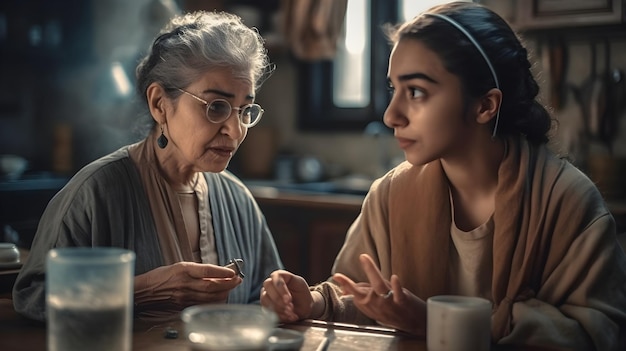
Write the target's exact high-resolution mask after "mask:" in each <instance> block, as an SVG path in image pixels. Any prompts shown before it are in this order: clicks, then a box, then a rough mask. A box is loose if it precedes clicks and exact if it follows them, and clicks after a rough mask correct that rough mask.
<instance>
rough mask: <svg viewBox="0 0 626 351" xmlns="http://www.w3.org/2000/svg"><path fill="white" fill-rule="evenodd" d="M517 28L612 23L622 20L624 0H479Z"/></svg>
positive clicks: (568, 26)
mask: <svg viewBox="0 0 626 351" xmlns="http://www.w3.org/2000/svg"><path fill="white" fill-rule="evenodd" d="M479 2H480V3H481V4H483V5H485V6H487V7H489V8H490V9H492V10H494V11H496V12H497V13H498V14H500V15H501V16H502V17H503V18H504V19H506V20H507V21H509V23H511V25H512V26H513V27H514V28H515V29H516V30H522V31H524V30H540V29H554V28H577V27H588V26H596V27H597V26H614V25H621V24H623V23H624V0H480V1H479Z"/></svg>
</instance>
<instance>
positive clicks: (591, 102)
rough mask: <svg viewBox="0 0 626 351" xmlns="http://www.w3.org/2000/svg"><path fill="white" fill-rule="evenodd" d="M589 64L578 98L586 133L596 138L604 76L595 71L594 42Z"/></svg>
mask: <svg viewBox="0 0 626 351" xmlns="http://www.w3.org/2000/svg"><path fill="white" fill-rule="evenodd" d="M590 50H591V66H590V74H589V77H587V79H585V80H584V81H583V83H582V85H581V87H580V90H579V94H578V100H579V102H580V105H581V108H582V111H583V117H584V119H585V126H586V130H587V135H588V136H589V138H591V139H595V140H597V139H598V137H599V134H600V125H601V122H600V117H601V115H602V114H603V113H604V111H603V106H604V101H603V99H604V96H605V94H604V89H605V83H604V77H603V76H602V75H601V74H598V72H597V67H596V66H597V53H596V44H595V43H592V44H591V47H590Z"/></svg>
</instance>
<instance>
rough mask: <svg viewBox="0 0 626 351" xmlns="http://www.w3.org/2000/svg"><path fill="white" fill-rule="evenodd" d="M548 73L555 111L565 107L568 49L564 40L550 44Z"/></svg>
mask: <svg viewBox="0 0 626 351" xmlns="http://www.w3.org/2000/svg"><path fill="white" fill-rule="evenodd" d="M547 51H548V62H547V64H548V66H549V68H548V71H549V74H550V103H551V105H552V107H553V108H554V109H555V110H560V109H562V108H563V106H564V105H565V103H566V101H565V99H566V94H565V93H566V89H565V87H564V85H565V71H566V70H567V69H566V65H567V61H566V58H567V52H566V51H567V47H566V45H565V42H564V41H563V39H562V38H558V39H556V40H550V41H549V42H548V50H547Z"/></svg>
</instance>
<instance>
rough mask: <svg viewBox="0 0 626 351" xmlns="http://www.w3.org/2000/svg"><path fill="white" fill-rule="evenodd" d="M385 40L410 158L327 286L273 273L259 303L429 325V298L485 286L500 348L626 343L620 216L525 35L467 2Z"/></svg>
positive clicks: (387, 184) (388, 179)
mask: <svg viewBox="0 0 626 351" xmlns="http://www.w3.org/2000/svg"><path fill="white" fill-rule="evenodd" d="M389 35H390V39H391V41H392V43H393V50H392V52H391V56H390V60H389V70H388V80H389V85H390V90H391V91H392V98H391V102H390V104H389V107H388V108H387V110H386V112H385V115H384V122H385V124H386V125H387V126H389V127H390V128H393V130H394V134H395V137H396V139H397V141H398V144H399V146H400V147H401V148H402V149H403V150H404V153H405V156H406V162H404V163H402V164H400V165H399V166H397V167H396V168H394V169H392V170H391V171H389V172H388V173H387V174H386V175H385V176H383V177H381V178H380V179H378V180H377V181H376V182H374V184H373V185H372V187H371V189H370V191H369V193H368V195H367V197H366V198H365V201H364V203H363V207H362V211H361V214H360V216H359V217H358V218H357V219H356V221H355V222H354V224H353V225H352V226H351V228H350V230H349V232H348V234H347V237H346V241H345V244H344V246H343V248H342V250H341V251H340V253H339V255H338V257H337V258H336V261H335V264H334V267H333V276H332V277H331V278H330V279H329V281H327V282H323V283H321V284H319V285H316V286H312V287H309V286H308V285H307V282H305V281H304V279H302V278H301V277H298V276H295V275H293V274H291V273H289V272H285V271H276V272H273V273H272V274H271V275H270V277H269V278H268V279H267V280H266V281H265V283H264V288H263V291H262V293H261V303H262V304H263V305H265V306H268V307H271V308H273V309H274V310H276V311H277V312H278V313H279V315H280V317H281V319H282V320H283V321H294V320H298V319H303V318H317V319H326V320H335V321H347V322H353V323H373V322H377V323H380V324H383V325H387V326H391V327H395V328H398V329H401V330H404V331H407V332H410V333H413V334H415V335H418V336H424V335H425V329H426V305H425V301H426V299H427V298H428V297H430V296H433V295H439V294H458V295H470V296H480V297H484V298H487V299H489V300H491V301H492V302H493V314H492V321H493V322H492V336H493V341H494V342H495V343H501V344H535V345H547V346H557V347H563V348H566V349H584V350H590V349H594V348H595V349H599V350H617V349H618V348H619V347H620V345H621V346H623V345H625V344H624V343H622V342H624V339H623V338H624V334H625V332H626V255H624V252H623V251H622V250H621V248H620V247H619V246H618V243H617V240H616V235H615V222H614V220H613V217H612V216H611V214H610V212H609V210H608V209H607V207H606V204H605V203H604V201H603V199H602V197H601V195H600V193H599V192H598V190H597V189H596V187H595V186H594V184H593V183H592V182H591V181H590V180H589V179H588V178H587V177H586V176H585V175H584V174H583V173H582V172H580V171H579V170H578V169H576V168H575V167H574V166H572V165H571V164H570V163H568V162H567V161H566V160H564V159H561V158H559V157H557V156H556V155H555V154H554V153H553V152H552V151H551V150H550V149H549V147H548V146H547V142H548V133H549V131H550V128H551V125H552V123H551V118H550V116H549V114H548V112H547V111H546V109H544V108H543V107H542V106H541V105H540V104H539V103H538V102H537V101H536V97H537V94H538V85H537V83H536V81H535V79H534V78H533V76H532V74H531V71H530V67H531V64H530V62H529V60H528V54H527V51H526V49H525V48H524V47H523V46H522V44H521V43H520V40H519V39H518V38H517V36H516V35H515V33H514V32H513V31H512V30H511V28H510V27H509V26H508V25H507V23H506V22H505V21H504V20H503V19H502V18H500V17H499V16H498V15H497V14H495V13H494V12H492V11H490V10H489V9H487V8H485V7H483V6H481V5H478V4H475V3H467V2H459V3H451V4H447V5H441V6H438V7H434V8H432V9H430V10H429V11H427V12H426V13H423V14H421V15H419V16H417V17H416V18H414V19H413V20H412V21H409V22H407V23H405V24H403V25H401V26H399V27H396V28H394V29H393V30H392V31H390V33H389ZM620 338H622V339H621V341H620Z"/></svg>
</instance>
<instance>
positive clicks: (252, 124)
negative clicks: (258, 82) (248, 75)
mask: <svg viewBox="0 0 626 351" xmlns="http://www.w3.org/2000/svg"><path fill="white" fill-rule="evenodd" d="M176 89H178V91H180V92H181V93H183V94H187V95H189V96H191V97H192V98H194V99H196V100H198V101H200V102H201V103H203V104H205V105H206V110H205V111H204V116H205V117H206V119H207V120H208V121H209V122H211V123H215V124H218V123H224V122H226V121H228V119H229V118H230V116H232V114H233V110H235V111H237V118H238V119H239V123H241V124H242V125H243V126H244V127H246V128H252V127H254V126H255V125H257V124H258V123H259V121H261V117H263V113H264V112H265V110H264V109H263V108H262V107H261V105H259V104H255V103H252V104H247V105H245V106H243V107H233V105H231V104H230V102H228V100H226V99H219V98H218V99H214V100H212V101H211V102H208V101H206V100H204V99H203V98H201V97H199V96H197V95H195V94H192V93H190V92H188V91H186V90H184V89H181V88H176ZM215 101H219V102H225V103H226V104H228V106H229V107H230V112H229V113H228V116H226V118H224V120H222V121H214V120H212V119H211V118H209V107H211V104H213V103H214V102H215ZM250 106H258V107H259V116H258V117H257V118H256V120H254V122H252V123H243V122H242V119H241V114H242V113H243V111H244V110H245V109H247V108H248V107H250Z"/></svg>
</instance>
